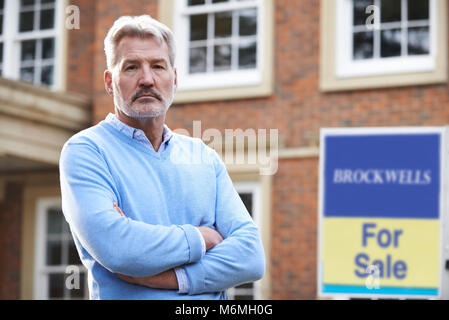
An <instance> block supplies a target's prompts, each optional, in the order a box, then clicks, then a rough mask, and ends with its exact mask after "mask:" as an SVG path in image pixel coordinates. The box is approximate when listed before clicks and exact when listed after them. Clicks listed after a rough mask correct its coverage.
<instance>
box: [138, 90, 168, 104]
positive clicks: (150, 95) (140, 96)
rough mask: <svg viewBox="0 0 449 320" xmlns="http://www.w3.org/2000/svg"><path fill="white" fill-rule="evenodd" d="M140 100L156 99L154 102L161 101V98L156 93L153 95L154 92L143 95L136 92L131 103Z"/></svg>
mask: <svg viewBox="0 0 449 320" xmlns="http://www.w3.org/2000/svg"><path fill="white" fill-rule="evenodd" d="M140 98H153V99H156V100H159V101H160V100H162V98H161V96H160V95H159V94H157V93H154V92H152V93H149V92H145V93H143V92H137V93H136V94H135V96H134V97H133V100H132V101H133V102H134V101H136V100H137V99H140Z"/></svg>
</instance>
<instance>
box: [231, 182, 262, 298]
mask: <svg viewBox="0 0 449 320" xmlns="http://www.w3.org/2000/svg"><path fill="white" fill-rule="evenodd" d="M234 187H235V190H236V191H237V192H238V193H250V194H252V197H253V198H252V208H251V211H252V218H253V220H254V223H255V224H256V225H257V226H258V227H259V230H262V228H263V227H264V226H263V223H262V221H263V218H262V188H261V185H260V183H259V182H257V181H236V182H234ZM260 233H261V234H262V231H261V232H260ZM228 290H229V291H228V294H229V295H230V296H233V291H234V288H230V289H228ZM250 290H251V289H239V295H241V294H245V295H253V296H254V300H260V299H261V295H262V290H261V280H258V281H255V282H253V290H251V292H249V291H250Z"/></svg>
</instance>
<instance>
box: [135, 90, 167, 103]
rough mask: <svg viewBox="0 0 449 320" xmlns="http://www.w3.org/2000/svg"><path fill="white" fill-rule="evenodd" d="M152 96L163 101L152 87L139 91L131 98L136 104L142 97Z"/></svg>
mask: <svg viewBox="0 0 449 320" xmlns="http://www.w3.org/2000/svg"><path fill="white" fill-rule="evenodd" d="M146 95H151V96H153V97H155V98H156V99H158V100H159V101H162V96H161V95H160V94H159V93H157V92H156V91H155V90H154V89H153V88H151V87H143V88H142V89H139V90H138V91H137V92H136V93H135V94H134V95H133V96H132V98H131V101H132V102H134V101H136V100H137V99H139V98H140V97H141V96H146Z"/></svg>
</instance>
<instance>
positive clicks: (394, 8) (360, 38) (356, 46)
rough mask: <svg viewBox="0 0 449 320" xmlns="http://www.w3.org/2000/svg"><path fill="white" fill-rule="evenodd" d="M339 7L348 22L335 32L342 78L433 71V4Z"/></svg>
mask: <svg viewBox="0 0 449 320" xmlns="http://www.w3.org/2000/svg"><path fill="white" fill-rule="evenodd" d="M339 7H340V8H339V12H340V13H341V14H345V15H346V19H339V24H338V31H337V35H338V36H337V37H338V38H337V46H338V49H337V54H338V58H337V60H338V65H337V75H338V76H340V77H351V76H360V75H375V74H391V73H401V72H421V71H429V70H433V69H434V68H435V58H434V56H435V52H436V49H437V43H436V41H435V39H436V38H435V36H434V35H433V34H432V33H434V32H435V30H436V18H435V0H340V1H339ZM343 21H347V22H349V23H347V24H345V23H344V22H343Z"/></svg>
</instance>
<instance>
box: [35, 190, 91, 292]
mask: <svg viewBox="0 0 449 320" xmlns="http://www.w3.org/2000/svg"><path fill="white" fill-rule="evenodd" d="M50 207H58V208H61V207H62V202H61V198H60V197H51V198H40V199H39V200H38V201H37V203H36V225H35V228H36V229H35V230H36V232H35V240H34V245H35V248H34V252H35V262H34V286H33V287H34V289H33V298H34V299H37V300H47V299H49V297H48V283H49V278H48V276H49V274H51V273H62V274H64V273H65V272H66V267H67V266H68V265H66V264H61V265H56V266H48V265H46V261H45V260H46V257H47V251H46V250H47V246H46V244H47V238H48V237H47V210H48V208H50ZM62 219H64V218H63V217H62ZM58 239H59V240H62V241H64V240H70V239H71V236H70V235H69V234H67V235H65V234H62V235H61V236H60V237H58ZM68 260H69V252H68V246H67V245H64V246H62V256H61V262H62V263H66V262H68ZM77 267H79V270H80V272H81V273H82V274H84V275H85V279H84V293H83V295H84V296H85V297H88V285H87V270H86V269H85V267H84V266H82V265H77ZM62 299H70V297H68V296H67V290H66V289H64V297H63V298H62Z"/></svg>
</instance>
